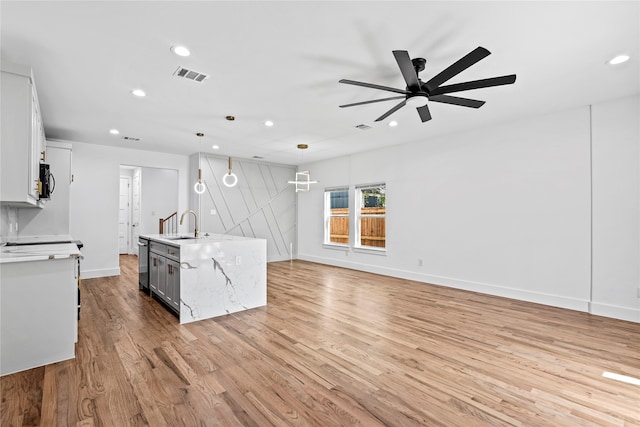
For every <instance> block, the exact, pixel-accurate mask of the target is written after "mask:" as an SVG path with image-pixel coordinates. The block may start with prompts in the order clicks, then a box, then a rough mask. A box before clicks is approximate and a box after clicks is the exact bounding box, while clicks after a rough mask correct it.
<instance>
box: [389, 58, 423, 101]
mask: <svg viewBox="0 0 640 427" xmlns="http://www.w3.org/2000/svg"><path fill="white" fill-rule="evenodd" d="M393 56H394V57H395V58H396V62H397V63H398V67H400V72H401V73H402V77H404V81H405V82H406V83H407V88H408V89H409V90H410V91H411V92H414V91H418V90H420V82H419V81H418V75H417V74H416V70H415V68H413V63H412V62H411V58H409V52H407V51H406V50H394V51H393Z"/></svg>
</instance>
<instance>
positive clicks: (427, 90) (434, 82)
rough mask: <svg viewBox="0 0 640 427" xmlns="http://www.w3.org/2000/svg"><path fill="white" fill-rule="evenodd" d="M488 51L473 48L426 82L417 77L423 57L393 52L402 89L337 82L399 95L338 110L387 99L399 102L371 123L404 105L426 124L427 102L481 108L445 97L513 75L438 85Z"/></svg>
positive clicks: (428, 116)
mask: <svg viewBox="0 0 640 427" xmlns="http://www.w3.org/2000/svg"><path fill="white" fill-rule="evenodd" d="M490 54H491V52H489V51H488V50H487V49H485V48H483V47H477V48H475V49H474V50H472V51H471V52H469V53H468V54H466V55H465V56H463V57H462V58H460V59H459V60H457V61H456V62H454V63H453V64H451V65H450V66H449V67H447V68H445V69H444V70H443V71H441V72H440V73H438V74H436V75H435V76H434V77H432V78H431V79H430V80H428V81H427V82H423V81H422V80H420V78H419V77H418V74H419V73H420V72H421V71H424V69H425V65H426V63H427V61H426V60H425V59H424V58H413V59H411V58H409V53H408V52H407V51H405V50H394V51H393V56H394V57H395V59H396V62H397V63H398V67H399V68H400V72H401V73H402V77H403V78H404V81H405V83H406V84H407V86H406V88H405V89H397V88H393V87H389V86H381V85H377V84H373V83H364V82H359V81H355V80H348V79H342V80H340V81H339V83H344V84H350V85H354V86H362V87H367V88H370V89H377V90H383V91H387V92H393V93H397V94H400V95H399V96H392V97H389V98H382V99H374V100H372V101H362V102H355V103H352V104H344V105H340V108H346V107H354V106H356V105H364V104H372V103H375V102H384V101H391V100H401V101H400V103H398V104H396V105H395V106H394V107H392V108H391V109H390V110H389V111H387V112H386V113H384V114H383V115H381V116H380V117H378V118H377V119H376V120H375V121H376V122H379V121H381V120H384V119H386V118H387V117H389V116H390V115H391V114H393V113H395V112H396V111H398V110H399V109H400V108H402V107H404V106H405V105H410V106H413V107H416V110H417V111H418V115H419V116H420V120H422V122H423V123H424V122H426V121H429V120H431V112H430V111H429V106H428V104H427V101H432V102H441V103H444V104H452V105H458V106H461V107H469V108H480V107H482V106H483V105H484V101H479V100H476V99H469V98H461V97H457V96H451V95H447V94H449V93H453V92H462V91H466V90H473V89H480V88H484V87H492V86H502V85H508V84H513V83H514V82H515V81H516V75H515V74H509V75H506V76H500V77H491V78H488V79H481V80H474V81H468V82H463V83H456V84H451V85H446V86H442V84H443V83H445V82H447V81H449V80H450V79H451V78H453V77H455V76H457V75H458V74H460V73H461V72H463V71H464V70H466V69H467V68H469V67H471V66H472V65H474V64H475V63H477V62H478V61H480V60H481V59H483V58H486V57H487V56H489V55H490Z"/></svg>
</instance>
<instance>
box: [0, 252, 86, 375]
mask: <svg viewBox="0 0 640 427" xmlns="http://www.w3.org/2000/svg"><path fill="white" fill-rule="evenodd" d="M76 249H77V248H76ZM77 271H78V270H77V260H76V258H75V257H68V258H62V259H44V260H36V261H25V262H8V263H3V264H2V265H1V268H0V360H2V363H1V364H0V375H6V374H11V373H14V372H19V371H23V370H26V369H31V368H34V367H37V366H42V365H47V364H49V363H55V362H60V361H62V360H67V359H73V358H74V357H75V342H76V341H77V337H78V335H77V333H78V332H77V331H78V317H77V313H78V311H77V307H78V277H77Z"/></svg>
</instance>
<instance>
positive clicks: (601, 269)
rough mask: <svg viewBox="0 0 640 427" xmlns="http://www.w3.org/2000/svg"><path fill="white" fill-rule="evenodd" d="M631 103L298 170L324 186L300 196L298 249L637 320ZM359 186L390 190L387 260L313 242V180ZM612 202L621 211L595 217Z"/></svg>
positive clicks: (317, 237)
mask: <svg viewBox="0 0 640 427" xmlns="http://www.w3.org/2000/svg"><path fill="white" fill-rule="evenodd" d="M637 104H638V97H637V96H636V97H633V98H627V99H623V100H618V101H615V102H611V103H606V104H602V105H597V106H594V107H593V115H592V114H591V113H592V111H591V108H589V107H584V108H578V109H573V110H569V111H564V112H559V113H555V114H550V115H546V116H542V117H535V118H531V119H527V120H521V121H517V122H512V123H506V124H503V125H500V126H494V127H491V128H485V129H479V130H476V131H474V132H467V133H461V134H456V135H448V136H444V137H439V138H433V139H431V140H428V141H424V142H422V143H414V144H404V145H398V146H394V147H391V148H386V149H382V150H377V151H372V152H368V153H361V154H356V155H352V156H348V157H342V158H338V159H333V160H328V161H322V162H317V163H313V164H309V165H305V166H304V168H305V169H309V170H311V171H312V174H313V176H314V178H315V179H318V180H319V181H320V182H321V183H322V184H321V185H322V186H316V187H314V188H313V189H312V191H311V192H310V193H307V194H302V195H300V196H299V204H298V223H299V224H300V226H299V232H298V233H299V234H298V235H299V238H298V245H299V246H298V247H299V252H298V257H299V258H301V259H306V260H310V261H315V262H320V263H326V264H331V265H338V266H343V267H348V268H354V269H358V270H364V271H370V272H375V273H380V274H386V275H391V276H396V277H403V278H407V279H412V280H418V281H423V282H429V283H435V284H440V285H445V286H451V287H456V288H461V289H467V290H472V291H477V292H483V293H488V294H493V295H498V296H504V297H509V298H516V299H520V300H526V301H532V302H537V303H542V304H547V305H553V306H558V307H564V308H569V309H574V310H581V311H589V310H591V311H592V312H594V313H597V314H603V315H608V316H611V317H617V318H621V319H625V320H632V321H640V309H639V301H640V300H639V299H638V298H637V297H635V292H636V286H637V285H638V280H637V277H638V276H637V275H638V271H639V261H638V259H639V252H638V242H639V240H640V233H639V232H638V224H639V221H640V219H639V218H640V216H639V215H638V194H639V193H640V183H639V179H638V169H639V164H640V157H639V155H638V139H639V138H638V131H637V129H638V110H637ZM634 106H635V107H634ZM634 108H635V109H634ZM634 114H635V115H634ZM592 120H593V124H592ZM592 126H593V130H594V132H593V146H594V148H593V165H594V166H593V170H594V174H593V177H592V173H591V163H592V157H591V156H592V148H591V144H592V135H591V129H592ZM614 129H618V130H614ZM634 135H635V136H634ZM610 140H616V141H618V144H619V145H620V147H619V148H620V150H618V149H617V148H616V149H613V148H611V146H610V145H609V144H610V143H609V141H610ZM603 144H604V145H603ZM601 146H602V147H609V150H610V151H609V153H610V155H609V156H610V157H611V158H610V159H608V160H606V159H605V157H603V154H602V153H601V152H600V151H602V150H600V148H599V147H601ZM622 158H624V159H625V161H624V162H622V163H620V162H619V161H618V160H621V159H622ZM602 163H605V164H606V165H607V166H605V165H603V164H602ZM614 170H615V173H614V174H613V175H611V172H613V171H614ZM592 180H593V184H592ZM620 181H624V185H620ZM368 182H386V184H387V203H388V206H387V253H386V255H383V256H381V255H376V254H369V253H360V252H353V251H352V250H348V251H339V250H333V249H328V248H326V247H323V245H322V242H323V217H322V215H323V206H322V205H323V188H325V187H335V186H341V185H350V186H351V187H352V188H353V186H354V185H357V184H362V183H368ZM592 186H593V191H594V199H593V203H594V206H593V212H594V218H593V220H594V223H593V229H594V235H593V236H594V238H593V242H592V214H591V212H592V198H591V191H592ZM612 186H614V187H615V188H612ZM600 195H602V197H600ZM604 195H606V197H605V196H604ZM611 203H613V204H614V205H615V206H619V207H620V209H613V210H612V209H607V210H606V211H607V214H606V216H602V210H603V206H604V205H606V204H611ZM611 223H615V224H616V225H615V227H614V228H615V230H613V231H612V230H610V229H607V227H610V225H608V226H607V225H605V224H611ZM605 230H607V231H605ZM622 234H624V235H625V238H624V242H625V243H624V245H622V246H620V245H618V243H617V242H618V240H619V239H620V238H621V236H622ZM592 245H593V256H594V261H593V263H592ZM419 260H422V261H423V266H419ZM621 262H625V263H626V264H625V267H624V268H623V271H624V272H622V273H621V272H620V265H619V264H620V263H621ZM592 266H593V268H594V276H593V284H592V272H591V269H592ZM613 271H616V272H618V273H620V274H622V276H623V280H616V275H615V274H614V273H613ZM634 281H635V283H633V282H634ZM632 294H633V295H632Z"/></svg>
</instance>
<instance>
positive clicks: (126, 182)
mask: <svg viewBox="0 0 640 427" xmlns="http://www.w3.org/2000/svg"><path fill="white" fill-rule="evenodd" d="M130 181H131V179H130V178H129V177H128V176H121V177H120V210H119V214H118V248H119V249H120V253H121V254H126V253H129V241H130V239H129V215H130V214H129V198H130V195H129V190H130V187H131V185H130Z"/></svg>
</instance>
